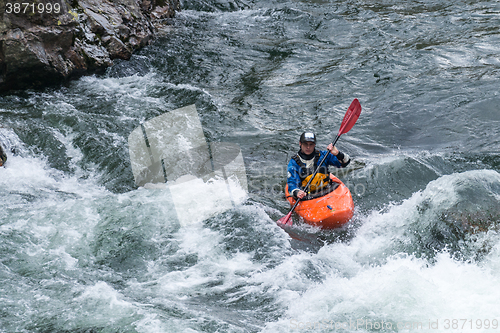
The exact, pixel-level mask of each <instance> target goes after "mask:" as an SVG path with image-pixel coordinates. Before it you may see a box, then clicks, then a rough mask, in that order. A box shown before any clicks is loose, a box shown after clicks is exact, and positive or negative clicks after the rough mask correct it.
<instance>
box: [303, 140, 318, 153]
mask: <svg viewBox="0 0 500 333" xmlns="http://www.w3.org/2000/svg"><path fill="white" fill-rule="evenodd" d="M299 143H300V150H301V151H302V152H303V153H304V154H306V155H309V154H312V153H313V152H314V148H316V144H315V143H314V142H309V141H306V142H299Z"/></svg>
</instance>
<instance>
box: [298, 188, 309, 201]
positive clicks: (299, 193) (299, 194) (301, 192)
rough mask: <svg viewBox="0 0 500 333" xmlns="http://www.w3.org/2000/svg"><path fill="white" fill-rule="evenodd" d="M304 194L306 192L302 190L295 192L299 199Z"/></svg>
mask: <svg viewBox="0 0 500 333" xmlns="http://www.w3.org/2000/svg"><path fill="white" fill-rule="evenodd" d="M306 195H307V193H306V192H304V191H302V190H299V192H297V198H299V199H303V198H304V197H305V196H306Z"/></svg>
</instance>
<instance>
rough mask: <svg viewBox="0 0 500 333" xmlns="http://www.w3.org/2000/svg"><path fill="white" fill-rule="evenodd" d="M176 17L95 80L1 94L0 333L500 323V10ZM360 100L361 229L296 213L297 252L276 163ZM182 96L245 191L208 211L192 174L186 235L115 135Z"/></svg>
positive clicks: (293, 10) (218, 12) (472, 6)
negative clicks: (329, 226) (234, 161)
mask: <svg viewBox="0 0 500 333" xmlns="http://www.w3.org/2000/svg"><path fill="white" fill-rule="evenodd" d="M183 7H184V9H183V11H182V12H180V13H179V14H178V15H177V18H175V19H173V20H171V22H170V23H171V24H172V28H171V29H170V31H168V32H165V34H164V35H163V36H162V37H160V38H159V39H157V40H156V41H155V42H154V43H153V44H152V45H150V46H148V47H146V48H145V49H143V50H141V51H140V52H139V53H138V54H136V55H134V56H133V57H132V59H131V60H130V61H128V62H118V63H116V64H115V66H114V67H112V68H110V70H109V71H108V72H107V73H106V75H104V76H99V77H85V78H82V79H80V80H78V81H75V82H72V83H70V84H68V85H67V86H65V87H61V88H50V89H45V90H43V91H26V92H17V93H16V92H14V93H10V94H7V95H3V96H1V97H0V122H1V127H0V142H1V143H2V145H3V146H4V147H5V148H6V150H7V152H8V161H7V164H6V167H5V168H0V212H1V220H0V332H79V333H80V332H144V333H146V332H147V333H153V332H162V333H163V332H175V333H178V332H186V333H188V332H189V333H191V332H273V333H274V332H498V331H500V327H499V323H498V321H499V320H500V308H499V307H498V305H497V304H498V299H499V298H500V235H499V222H500V139H499V138H500V110H499V107H500V94H499V83H498V79H499V76H500V4H499V3H498V2H497V1H453V2H450V1H437V0H426V1H418V2H416V1H414V2H401V1H392V0H384V1H378V2H372V1H321V0H309V1H305V0H304V1H273V0H262V1H259V0H255V1H253V2H244V1H217V0H214V1H196V2H189V3H187V2H185V3H184V4H183ZM353 98H358V99H359V100H360V102H361V105H362V107H363V111H362V113H361V116H360V118H359V120H358V122H357V124H356V125H355V126H354V128H353V129H352V130H351V131H350V132H349V133H348V134H346V135H343V136H342V138H341V139H340V141H339V143H338V144H337V146H338V147H339V148H340V149H341V150H342V151H344V152H346V153H348V154H349V155H350V156H351V157H352V159H353V162H352V164H351V166H350V167H349V168H348V169H347V170H340V171H336V172H335V173H336V175H337V176H338V177H339V178H340V179H341V180H342V181H344V183H345V184H346V185H348V187H349V188H350V190H351V192H352V194H353V198H354V202H355V205H356V211H355V216H354V218H353V220H352V221H351V222H350V223H349V225H348V226H346V227H344V228H342V229H340V230H334V231H320V230H317V229H314V228H311V227H307V226H304V225H303V224H301V223H300V222H299V221H298V220H297V219H296V218H295V223H294V224H295V225H296V227H295V230H294V231H295V232H296V233H297V234H298V235H300V236H301V239H303V240H302V241H299V240H295V239H292V238H291V237H290V236H289V235H288V234H287V233H286V232H285V231H283V230H282V229H281V228H279V227H278V226H277V225H276V223H275V221H276V220H277V219H279V218H280V217H282V216H283V215H285V214H286V213H287V209H288V208H289V206H288V203H287V202H286V201H285V199H284V195H283V187H284V184H285V177H286V172H285V166H286V164H287V162H288V160H289V159H290V157H291V156H292V155H293V154H294V153H295V152H296V151H297V150H298V137H299V135H300V133H302V131H304V130H305V129H309V130H313V131H315V132H316V133H317V134H318V138H319V142H318V147H321V148H322V147H325V146H326V145H327V144H328V143H329V142H331V140H332V139H333V138H334V136H335V134H336V133H337V131H338V128H339V125H340V122H341V120H342V117H343V115H344V113H345V111H346V110H347V107H348V106H349V104H350V102H351V101H352V99H353ZM192 104H194V105H196V108H197V112H198V115H199V119H200V123H201V126H202V131H203V135H204V137H205V139H206V142H207V143H209V142H211V143H222V142H224V143H229V144H233V145H237V146H238V147H239V149H240V151H241V155H242V157H243V161H244V166H245V170H246V179H247V184H248V192H246V191H243V192H239V193H235V192H234V190H233V192H234V193H232V194H233V195H236V196H238V198H240V199H242V200H237V201H235V202H233V203H232V205H231V206H230V207H226V208H225V209H222V210H216V211H211V207H212V206H211V205H213V204H214V200H215V201H217V200H218V199H221V198H222V196H224V195H226V194H224V192H225V189H226V188H228V187H227V186H226V185H227V182H226V183H224V180H220V179H219V180H214V182H215V183H214V184H215V185H214V186H215V189H216V190H212V191H210V192H209V193H208V194H207V195H206V196H203V195H200V193H201V194H203V193H205V192H204V191H206V189H205V186H206V184H204V183H203V182H201V183H200V182H188V183H186V184H188V186H189V187H187V188H183V189H182V191H183V192H182V193H184V194H182V195H181V199H182V198H185V202H188V203H191V202H193V201H190V200H192V197H193V196H195V194H196V197H197V198H198V199H197V201H195V202H194V203H192V204H190V205H189V207H186V212H187V211H188V212H189V216H192V219H191V220H190V221H191V222H192V223H179V219H178V218H177V213H176V208H177V209H178V208H179V207H174V205H173V203H172V193H171V192H170V191H166V190H165V189H162V188H156V187H153V188H145V187H138V186H137V185H136V184H135V182H134V174H133V170H132V166H131V160H130V153H129V146H128V138H129V135H130V134H131V133H132V132H133V131H134V130H135V129H137V128H138V127H139V126H141V124H144V123H146V122H147V121H149V120H151V119H154V118H155V117H158V116H161V115H163V114H165V113H168V112H170V111H172V110H174V109H178V108H182V107H185V106H188V105H192ZM166 132H168V129H166ZM217 181H219V183H217ZM217 186H219V187H217ZM212 189H214V188H212ZM217 189H220V191H219V190H217ZM176 194H178V192H176ZM178 197H179V196H178ZM205 199H206V201H205ZM188 220H189V219H188ZM187 222H189V221H187Z"/></svg>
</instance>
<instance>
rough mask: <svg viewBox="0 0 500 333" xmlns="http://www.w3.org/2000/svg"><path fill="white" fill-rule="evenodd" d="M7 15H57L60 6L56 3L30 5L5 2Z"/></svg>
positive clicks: (27, 3) (28, 3)
mask: <svg viewBox="0 0 500 333" xmlns="http://www.w3.org/2000/svg"><path fill="white" fill-rule="evenodd" d="M5 12H6V13H7V14H35V13H38V14H43V13H47V14H51V13H54V14H59V13H60V12H61V5H60V4H58V3H50V2H47V3H41V2H39V3H30V2H7V3H6V4H5Z"/></svg>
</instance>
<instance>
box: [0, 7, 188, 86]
mask: <svg viewBox="0 0 500 333" xmlns="http://www.w3.org/2000/svg"><path fill="white" fill-rule="evenodd" d="M177 10H179V0H72V1H71V0H54V1H51V2H44V3H42V2H40V3H33V4H31V3H29V4H28V3H26V4H21V3H20V2H17V1H8V0H0V18H1V19H0V90H3V91H5V90H10V89H24V88H34V87H41V86H45V85H47V84H54V83H60V82H63V81H65V80H68V79H70V78H74V77H79V76H81V75H86V74H92V73H96V72H102V71H104V70H105V69H106V68H107V67H109V66H111V65H112V64H113V59H117V58H119V59H126V60H128V59H129V58H130V57H131V55H132V53H133V52H134V50H136V49H138V48H141V47H143V46H145V45H147V44H148V43H149V42H150V41H151V40H152V39H153V38H154V36H155V32H156V28H155V24H156V23H158V22H160V21H161V20H163V19H165V18H169V17H173V16H174V15H175V11H177Z"/></svg>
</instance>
